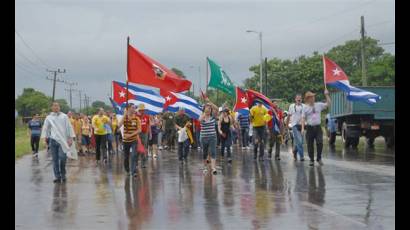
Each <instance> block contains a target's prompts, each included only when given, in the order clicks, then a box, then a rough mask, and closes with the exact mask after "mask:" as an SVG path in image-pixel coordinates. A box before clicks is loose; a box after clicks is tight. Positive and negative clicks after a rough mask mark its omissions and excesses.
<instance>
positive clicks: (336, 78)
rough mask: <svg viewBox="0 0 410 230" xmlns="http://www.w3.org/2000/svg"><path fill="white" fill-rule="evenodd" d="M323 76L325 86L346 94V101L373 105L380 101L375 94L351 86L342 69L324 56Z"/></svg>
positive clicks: (379, 97)
mask: <svg viewBox="0 0 410 230" xmlns="http://www.w3.org/2000/svg"><path fill="white" fill-rule="evenodd" d="M323 76H324V81H325V84H327V85H329V86H333V87H335V88H338V89H340V90H342V91H344V92H346V93H347V99H348V100H351V101H363V102H366V103H367V104H375V103H376V102H377V101H379V100H380V99H381V96H379V95H377V94H375V93H372V92H369V91H366V90H363V89H359V88H356V87H353V86H351V85H350V83H349V79H348V78H347V75H346V74H345V72H344V71H343V70H342V68H340V67H339V66H338V65H337V64H336V63H334V62H333V61H332V60H330V59H329V58H327V57H325V56H323Z"/></svg>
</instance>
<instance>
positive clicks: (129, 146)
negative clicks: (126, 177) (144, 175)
mask: <svg viewBox="0 0 410 230" xmlns="http://www.w3.org/2000/svg"><path fill="white" fill-rule="evenodd" d="M123 145H124V169H125V171H126V172H129V171H130V166H129V165H130V160H129V156H130V150H131V174H132V175H134V174H135V173H136V170H137V154H138V153H137V141H133V142H123Z"/></svg>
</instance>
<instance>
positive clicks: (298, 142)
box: [292, 126, 303, 158]
mask: <svg viewBox="0 0 410 230" xmlns="http://www.w3.org/2000/svg"><path fill="white" fill-rule="evenodd" d="M292 132H293V140H294V141H295V142H294V143H295V149H296V151H297V152H298V154H299V157H300V158H303V136H302V133H300V131H299V130H298V129H297V127H296V126H293V127H292Z"/></svg>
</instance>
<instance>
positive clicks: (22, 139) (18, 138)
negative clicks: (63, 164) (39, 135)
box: [14, 125, 45, 159]
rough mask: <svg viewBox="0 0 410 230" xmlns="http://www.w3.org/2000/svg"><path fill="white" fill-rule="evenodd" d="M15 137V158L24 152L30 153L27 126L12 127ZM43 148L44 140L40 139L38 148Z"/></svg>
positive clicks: (24, 153)
mask: <svg viewBox="0 0 410 230" xmlns="http://www.w3.org/2000/svg"><path fill="white" fill-rule="evenodd" d="M14 137H15V142H14V146H15V159H18V158H20V157H22V156H24V155H26V154H31V145H30V137H29V135H28V128H27V126H23V125H21V126H20V125H16V126H15V128H14ZM44 148H45V144H44V141H42V140H40V148H39V150H42V149H44Z"/></svg>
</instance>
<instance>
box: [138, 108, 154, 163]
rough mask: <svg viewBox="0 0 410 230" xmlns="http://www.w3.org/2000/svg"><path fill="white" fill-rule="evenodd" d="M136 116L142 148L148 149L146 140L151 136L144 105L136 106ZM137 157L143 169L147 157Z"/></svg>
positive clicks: (142, 155)
mask: <svg viewBox="0 0 410 230" xmlns="http://www.w3.org/2000/svg"><path fill="white" fill-rule="evenodd" d="M137 116H138V118H139V119H140V120H141V133H140V138H141V142H142V144H143V145H144V148H145V149H148V140H149V138H150V135H151V125H150V116H149V115H148V114H145V106H144V104H140V105H139V106H138V112H137ZM138 155H141V158H142V159H141V162H142V163H141V164H142V168H145V167H146V165H145V163H146V161H147V156H146V155H144V154H138ZM138 155H137V167H138Z"/></svg>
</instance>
